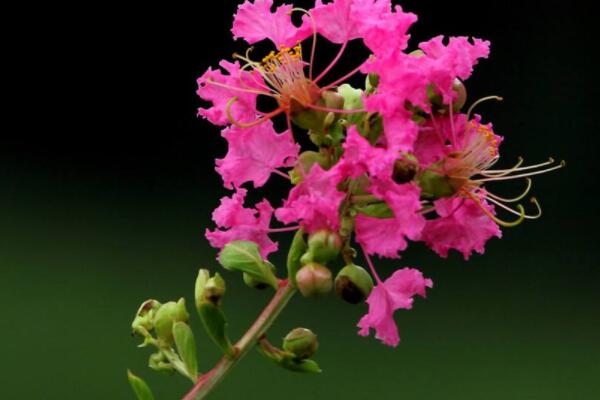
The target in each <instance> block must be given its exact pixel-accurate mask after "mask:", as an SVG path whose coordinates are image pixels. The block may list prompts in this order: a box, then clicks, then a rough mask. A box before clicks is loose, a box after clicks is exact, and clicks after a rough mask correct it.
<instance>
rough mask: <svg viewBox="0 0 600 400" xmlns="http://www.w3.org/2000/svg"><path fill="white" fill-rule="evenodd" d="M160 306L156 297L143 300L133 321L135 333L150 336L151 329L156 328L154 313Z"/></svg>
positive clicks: (132, 326) (132, 327)
mask: <svg viewBox="0 0 600 400" xmlns="http://www.w3.org/2000/svg"><path fill="white" fill-rule="evenodd" d="M160 306H161V304H160V303H159V302H158V301H156V300H154V299H150V300H146V301H145V302H143V303H142V305H141V306H140V308H138V310H137V312H136V314H135V318H134V319H133V322H132V323H131V329H132V330H133V333H138V334H140V335H142V336H148V335H149V331H151V330H152V329H154V314H155V313H156V311H157V310H158V309H159V307H160Z"/></svg>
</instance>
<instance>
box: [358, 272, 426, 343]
mask: <svg viewBox="0 0 600 400" xmlns="http://www.w3.org/2000/svg"><path fill="white" fill-rule="evenodd" d="M432 287H433V282H432V281H431V279H426V278H424V277H423V274H422V273H421V272H420V271H418V270H416V269H413V268H403V269H399V270H397V271H396V272H394V273H393V274H392V276H390V277H389V278H388V279H386V280H385V282H379V283H378V284H377V286H375V288H373V291H372V292H371V294H370V295H369V298H368V299H367V303H368V304H369V312H368V313H367V314H366V315H364V316H363V317H362V318H361V319H360V321H359V322H358V325H357V326H358V327H359V328H360V330H359V331H358V334H359V335H361V336H368V335H369V331H370V329H371V328H373V329H375V337H376V338H377V339H379V340H381V341H382V342H383V343H385V344H387V345H388V346H394V347H395V346H397V345H398V343H399V342H400V336H399V335H398V327H397V326H396V322H395V321H394V311H396V310H397V309H399V308H402V309H405V310H410V309H411V308H412V304H413V297H414V296H415V295H417V294H418V295H419V296H421V297H426V293H425V289H426V288H432Z"/></svg>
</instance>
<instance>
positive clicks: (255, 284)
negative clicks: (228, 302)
mask: <svg viewBox="0 0 600 400" xmlns="http://www.w3.org/2000/svg"><path fill="white" fill-rule="evenodd" d="M266 263H267V264H269V265H270V267H271V271H273V274H274V273H275V272H276V271H275V266H274V265H273V264H271V263H270V262H268V261H266ZM242 277H243V279H244V283H245V284H246V285H247V286H249V287H251V288H254V289H258V290H264V289H266V288H268V287H270V286H271V285H270V284H269V282H267V281H265V280H262V279H258V278H256V277H254V276H252V275H250V274H247V273H245V272H244V274H243V275H242Z"/></svg>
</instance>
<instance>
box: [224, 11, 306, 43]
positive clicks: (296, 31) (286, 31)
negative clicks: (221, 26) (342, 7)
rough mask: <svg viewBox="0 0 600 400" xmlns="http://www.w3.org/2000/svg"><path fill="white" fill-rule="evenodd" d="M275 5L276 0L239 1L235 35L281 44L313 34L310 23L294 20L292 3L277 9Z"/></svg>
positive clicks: (234, 26)
mask: <svg viewBox="0 0 600 400" xmlns="http://www.w3.org/2000/svg"><path fill="white" fill-rule="evenodd" d="M272 8H273V0H254V2H251V1H249V0H247V1H245V2H244V3H243V4H240V5H239V6H238V10H237V13H236V14H235V16H234V17H233V27H232V28H231V32H232V33H233V37H234V38H235V39H239V38H242V39H244V40H245V41H246V42H248V43H249V44H254V43H256V42H259V41H261V40H264V39H269V40H271V41H272V42H273V43H274V44H275V46H276V47H278V48H281V47H292V46H294V45H296V43H297V42H298V41H301V40H303V39H305V38H306V37H307V36H308V35H310V30H308V29H307V27H301V28H298V27H296V26H295V25H294V24H293V23H292V18H291V10H292V8H293V7H292V6H291V5H288V4H284V5H281V6H279V7H277V9H276V10H275V11H274V12H272V11H271V9H272Z"/></svg>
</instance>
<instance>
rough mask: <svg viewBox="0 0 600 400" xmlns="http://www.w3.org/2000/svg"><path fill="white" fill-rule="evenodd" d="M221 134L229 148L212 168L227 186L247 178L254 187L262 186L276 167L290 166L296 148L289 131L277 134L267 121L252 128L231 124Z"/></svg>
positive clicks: (295, 156) (292, 163)
mask: <svg viewBox="0 0 600 400" xmlns="http://www.w3.org/2000/svg"><path fill="white" fill-rule="evenodd" d="M222 136H223V137H224V138H225V139H226V140H227V142H228V143H229V150H228V152H227V155H226V156H225V158H222V159H218V160H217V161H216V163H217V168H216V169H217V172H218V173H219V174H221V176H222V177H223V181H224V182H225V187H227V188H229V189H231V188H232V185H233V186H240V185H242V184H243V183H245V182H250V181H252V182H253V183H254V187H260V186H262V185H264V184H265V182H266V181H267V180H268V179H269V176H270V175H271V173H272V172H274V171H277V168H283V167H291V166H293V165H294V163H295V161H296V159H297V158H298V151H299V150H300V146H299V145H297V144H296V143H294V139H293V138H292V134H291V132H290V131H289V130H287V131H285V132H283V133H281V134H277V132H275V129H274V128H273V122H271V121H270V120H269V121H265V122H264V123H262V124H260V125H257V126H254V127H252V128H239V127H236V126H232V127H230V128H226V129H225V130H223V132H222Z"/></svg>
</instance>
